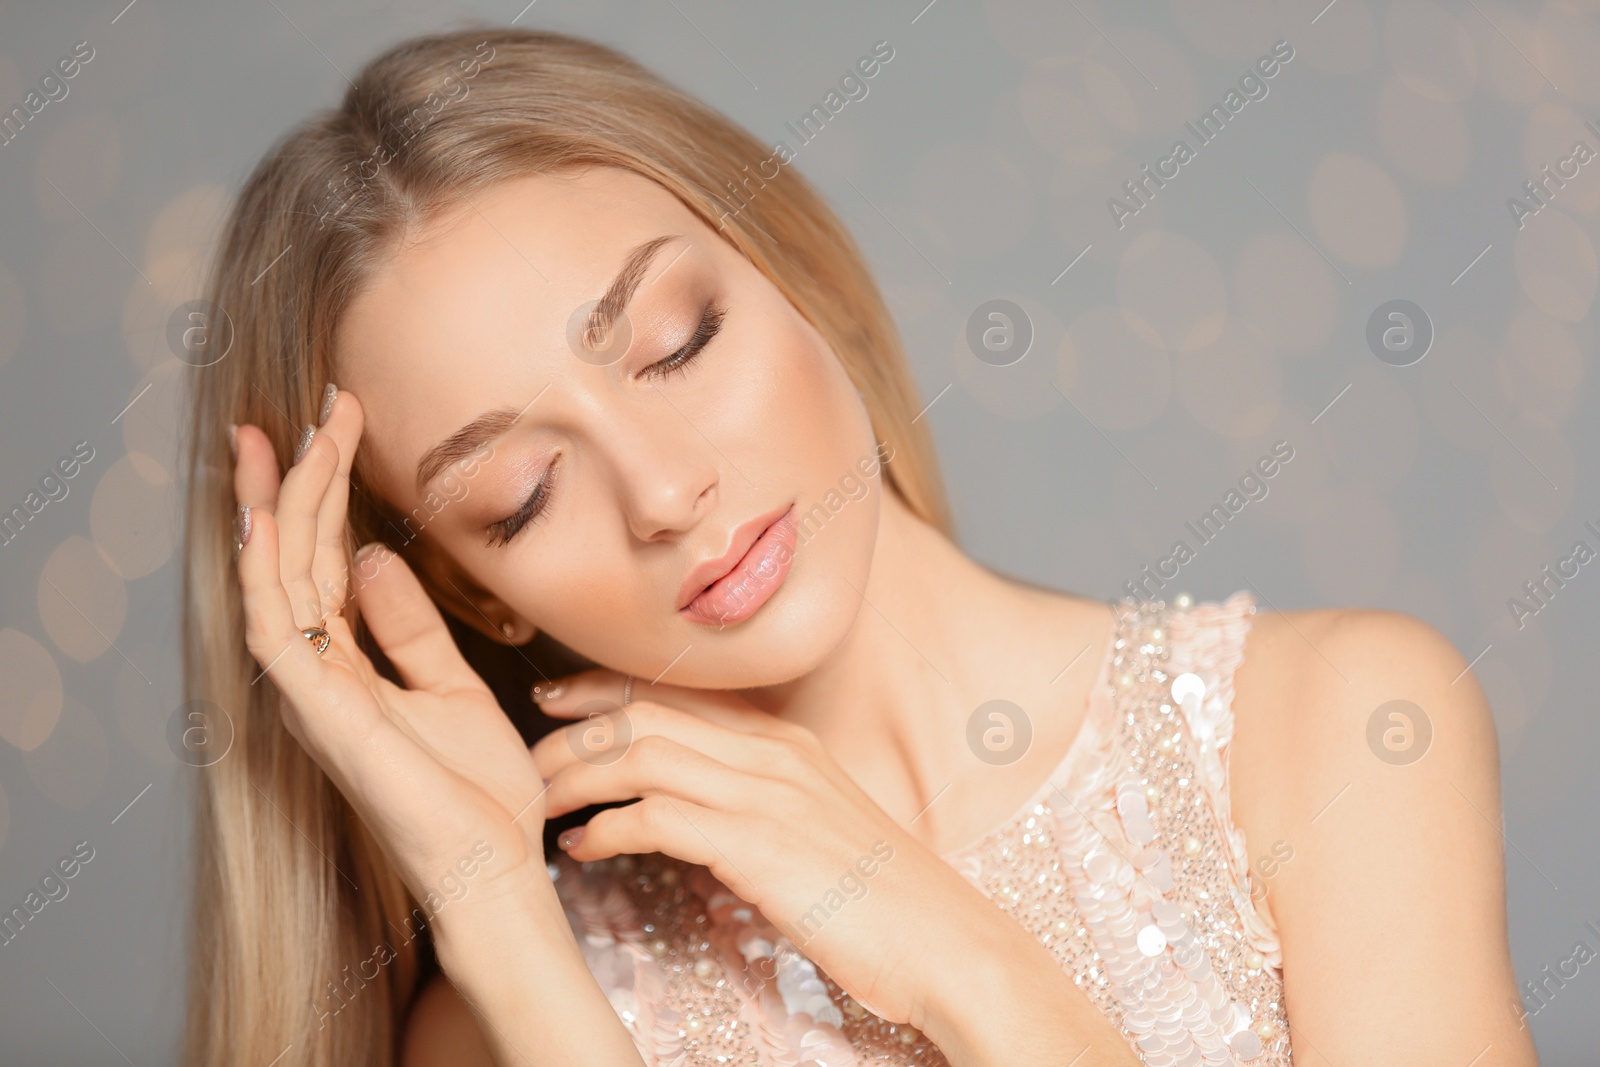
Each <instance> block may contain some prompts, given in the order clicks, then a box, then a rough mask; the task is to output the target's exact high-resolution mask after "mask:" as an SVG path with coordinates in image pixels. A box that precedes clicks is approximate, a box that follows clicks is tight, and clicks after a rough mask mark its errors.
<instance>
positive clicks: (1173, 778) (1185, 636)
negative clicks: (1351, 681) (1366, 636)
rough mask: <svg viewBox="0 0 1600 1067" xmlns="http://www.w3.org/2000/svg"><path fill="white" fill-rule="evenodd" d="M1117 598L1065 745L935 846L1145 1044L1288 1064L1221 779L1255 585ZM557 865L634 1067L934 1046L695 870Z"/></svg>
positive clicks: (818, 1058)
mask: <svg viewBox="0 0 1600 1067" xmlns="http://www.w3.org/2000/svg"><path fill="white" fill-rule="evenodd" d="M1113 607H1114V609H1115V611H1114V619H1113V623H1112V635H1111V640H1110V642H1109V644H1108V646H1107V649H1106V655H1105V657H1104V659H1103V660H1102V661H1101V663H1100V665H1099V673H1098V675H1097V677H1096V679H1095V681H1094V683H1093V685H1092V686H1091V689H1090V697H1089V701H1088V706H1087V709H1086V712H1087V714H1086V717H1085V719H1084V722H1083V725H1082V727H1081V728H1080V730H1079V733H1078V734H1077V736H1076V737H1075V738H1074V739H1073V742H1072V744H1071V746H1070V748H1069V749H1068V751H1067V753H1066V755H1065V756H1064V757H1063V758H1062V760H1061V761H1060V763H1059V764H1058V765H1057V767H1056V769H1055V771H1054V772H1053V773H1052V774H1051V775H1050V777H1049V779H1048V780H1047V781H1045V782H1044V783H1042V784H1041V785H1040V787H1039V789H1038V790H1037V791H1036V792H1035V794H1034V795H1033V797H1032V798H1031V799H1030V800H1029V801H1028V802H1027V803H1025V804H1024V805H1023V806H1022V807H1021V808H1020V809H1019V810H1018V811H1017V812H1016V814H1014V815H1013V816H1012V817H1011V818H1010V819H1009V820H1008V821H1007V822H1005V823H1004V824H1003V825H1001V826H1000V827H999V828H998V829H996V830H994V831H993V832H991V833H989V834H988V835H986V836H985V837H983V838H982V839H981V840H979V841H976V842H974V843H972V844H971V845H968V846H966V847H964V848H961V849H958V850H957V851H955V852H951V853H948V854H946V856H945V858H946V860H947V861H948V862H950V863H951V864H952V865H953V866H954V867H955V868H956V869H957V870H958V871H960V872H961V874H962V875H963V876H964V877H966V878H967V880H968V881H970V882H971V883H972V884H973V885H974V886H975V887H976V888H977V889H978V890H979V891H980V892H982V893H983V894H984V895H985V896H986V897H988V898H989V899H990V900H991V901H992V902H993V903H994V904H995V905H996V906H997V907H999V908H1001V909H1002V910H1004V911H1005V912H1006V913H1007V914H1008V915H1010V916H1011V917H1012V918H1013V919H1015V920H1016V921H1017V922H1019V923H1021V924H1022V925H1023V926H1024V927H1026V928H1027V929H1028V930H1029V931H1030V932H1032V933H1033V934H1034V936H1035V937H1037V938H1038V939H1039V941H1040V942H1041V943H1043V944H1044V945H1045V947H1046V948H1048V949H1049V950H1050V952H1052V953H1053V954H1054V956H1055V957H1056V959H1057V960H1059V961H1060V963H1061V966H1062V967H1063V968H1064V969H1065V970H1066V971H1067V972H1068V973H1069V974H1071V975H1072V976H1073V977H1074V979H1075V981H1076V982H1077V984H1078V986H1079V988H1081V989H1082V990H1083V991H1084V993H1085V994H1086V995H1087V996H1088V997H1089V998H1090V1000H1091V1001H1092V1002H1093V1003H1094V1004H1095V1005H1097V1006H1098V1007H1099V1008H1100V1009H1101V1011H1103V1012H1104V1013H1105V1014H1106V1016H1107V1018H1108V1019H1109V1020H1110V1021H1111V1022H1112V1024H1113V1025H1114V1026H1116V1027H1117V1028H1118V1029H1119V1030H1120V1031H1121V1032H1122V1034H1123V1035H1124V1037H1125V1038H1126V1039H1127V1041H1128V1042H1129V1045H1130V1046H1131V1047H1132V1048H1133V1050H1134V1051H1135V1052H1136V1054H1137V1055H1138V1057H1139V1059H1140V1062H1142V1063H1145V1064H1149V1065H1151V1067H1200V1065H1202V1064H1212V1065H1215V1064H1250V1065H1252V1067H1285V1065H1287V1064H1289V1063H1290V1052H1289V1027H1288V1019H1287V1016H1286V1014H1285V1010H1284V1000H1283V978H1282V956H1281V954H1280V952H1279V948H1278V940H1277V935H1276V931H1275V930H1274V928H1273V925H1272V922H1271V917H1270V914H1269V913H1267V912H1265V911H1263V910H1259V909H1258V908H1257V907H1256V906H1255V904H1254V903H1253V902H1252V897H1251V887H1252V882H1251V872H1250V863H1249V858H1248V855H1247V853H1246V851H1245V840H1244V834H1243V832H1242V831H1241V830H1239V828H1238V827H1237V826H1236V825H1235V824H1234V822H1233V819H1232V816H1231V814H1230V805H1229V796H1228V759H1227V751H1228V749H1227V746H1228V743H1229V740H1230V739H1231V737H1232V732H1233V712H1232V706H1231V705H1232V699H1233V675H1234V671H1235V669H1236V668H1237V667H1238V665H1239V663H1240V661H1241V660H1242V658H1243V649H1244V640H1245V635H1246V633H1247V632H1248V631H1249V628H1250V617H1251V616H1252V615H1253V614H1254V613H1255V602H1254V599H1253V598H1252V597H1251V595H1250V594H1249V593H1248V592H1245V591H1240V592H1237V593H1235V594H1234V595H1233V596H1231V597H1229V598H1228V599H1227V600H1226V601H1224V602H1221V603H1213V602H1206V603H1200V604H1196V605H1194V606H1192V607H1190V608H1188V609H1187V610H1185V609H1182V608H1180V607H1178V606H1175V605H1169V604H1166V603H1164V602H1160V601H1154V602H1139V601H1136V600H1134V599H1132V598H1124V599H1123V600H1120V601H1117V602H1116V603H1115V604H1114V605H1113ZM552 874H553V875H555V877H556V882H555V884H556V889H557V892H558V894H559V895H560V897H561V900H562V902H563V904H564V906H565V908H566V911H567V918H568V921H569V922H570V923H571V925H572V928H573V932H574V933H575V935H576V936H577V938H578V943H579V945H580V946H582V948H583V951H584V954H585V956H586V958H587V961H588V963H589V967H590V969H591V971H592V972H593V973H594V975H595V976H596V979H597V980H598V981H599V983H600V985H601V987H602V988H603V989H605V990H606V993H607V995H608V997H609V998H610V1000H611V1003H612V1005H613V1007H615V1009H616V1011H617V1013H618V1015H619V1017H620V1018H621V1019H622V1020H623V1022H624V1024H625V1025H626V1026H627V1028H628V1030H629V1032H630V1033H631V1034H632V1035H633V1038H634V1040H635V1042H636V1043H637V1044H638V1047H639V1050H640V1053H641V1055H642V1057H643V1058H644V1060H645V1062H646V1063H647V1064H650V1065H651V1067H657V1065H661V1067H701V1065H717V1067H728V1065H735V1064H740V1065H742V1064H749V1065H761V1067H810V1065H816V1067H852V1065H862V1067H865V1065H869V1064H870V1065H874V1067H909V1065H935V1064H944V1063H945V1062H946V1061H945V1059H944V1057H943V1056H942V1055H941V1054H940V1052H939V1050H938V1049H937V1048H936V1047H934V1045H933V1044H932V1042H930V1041H929V1040H928V1038H927V1037H926V1036H924V1035H922V1034H920V1033H918V1032H917V1031H915V1030H914V1029H912V1028H911V1027H908V1026H904V1025H895V1024H892V1023H889V1022H887V1021H885V1020H883V1019H880V1018H879V1017H877V1016H876V1015H874V1014H872V1013H871V1012H870V1011H868V1010H867V1009H866V1008H865V1007H863V1006H862V1005H861V1004H859V1003H857V1002H855V1001H854V1000H853V999H851V998H850V997H849V996H848V995H847V994H845V993H844V991H843V990H841V989H840V988H839V987H838V986H837V985H836V984H834V983H833V982H832V981H831V980H830V979H829V978H828V976H827V975H826V974H824V973H822V972H820V971H819V970H818V969H817V968H816V967H814V966H813V965H812V964H811V962H810V961H809V960H807V959H806V958H805V956H804V955H803V954H802V953H801V952H800V951H799V950H798V949H797V948H796V947H795V945H794V943H793V942H792V941H790V940H789V939H788V938H787V937H786V936H785V934H784V933H783V931H781V930H780V929H778V928H777V927H775V926H774V925H773V924H771V923H769V922H768V921H767V920H766V919H765V918H764V917H763V916H762V915H761V913H760V912H759V911H757V910H756V909H755V908H754V907H752V906H751V905H749V904H747V903H746V902H744V901H742V900H740V899H739V898H738V897H736V896H735V895H734V894H733V893H732V892H730V891H729V890H728V889H727V888H726V887H724V886H723V885H722V884H721V883H720V882H718V881H717V880H716V879H715V878H714V877H712V875H711V874H710V872H709V871H707V870H706V869H705V868H703V867H697V866H691V865H687V864H683V863H680V862H678V861H676V860H672V859H669V858H667V857H663V856H658V855H652V856H619V857H616V858H614V859H611V860H605V861H601V862H598V863H590V864H583V865H579V864H576V863H574V862H573V861H572V860H570V859H568V858H567V857H566V856H564V855H559V856H558V857H557V858H556V860H555V861H554V862H553V864H552ZM1257 893H1258V894H1259V893H1260V888H1259V886H1258V887H1257Z"/></svg>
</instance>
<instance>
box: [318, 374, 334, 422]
mask: <svg viewBox="0 0 1600 1067" xmlns="http://www.w3.org/2000/svg"><path fill="white" fill-rule="evenodd" d="M338 395H339V387H338V386H337V385H334V384H333V383H332V382H329V383H328V387H327V388H326V389H324V390H323V391H322V413H321V414H319V415H318V416H317V425H318V426H321V425H323V424H325V423H326V422H327V421H328V416H329V415H332V414H333V398H334V397H336V396H338Z"/></svg>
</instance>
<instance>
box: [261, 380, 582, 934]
mask: <svg viewBox="0 0 1600 1067" xmlns="http://www.w3.org/2000/svg"><path fill="white" fill-rule="evenodd" d="M362 424H363V413H362V408H361V404H360V402H359V401H358V400H357V399H356V397H355V396H354V395H352V394H350V393H346V392H339V393H338V394H337V395H336V397H335V399H334V403H333V405H332V408H331V410H330V411H329V413H328V415H327V417H326V419H325V422H324V424H323V425H322V426H321V427H319V428H318V429H317V430H316V432H315V434H314V436H313V437H312V440H311V443H310V447H309V448H308V449H306V450H305V451H304V455H303V456H302V457H301V458H300V459H299V460H298V461H297V462H295V463H294V464H293V465H292V466H291V467H290V468H289V471H288V473H287V474H285V475H284V476H283V477H282V479H281V481H280V478H279V471H278V463H277V459H276V457H275V455H274V453H273V449H272V445H271V442H270V441H269V440H268V438H267V436H266V434H265V433H263V432H262V431H261V430H260V429H259V428H258V427H255V426H252V425H248V424H246V425H241V426H239V427H238V430H237V436H236V442H237V446H236V447H237V458H236V462H235V467H234V495H235V497H236V498H237V500H238V502H239V503H240V504H242V505H246V506H248V507H249V517H250V522H249V536H248V540H247V541H246V543H245V545H244V547H243V548H242V550H241V551H240V552H239V556H238V573H239V582H240V585H241V587H242V589H243V594H244V622H245V643H246V645H247V646H248V648H249V650H250V653H251V655H252V656H254V657H255V659H256V661H257V662H258V663H259V664H260V665H261V666H262V668H263V673H264V674H267V675H270V677H271V679H272V682H273V684H275V685H276V686H277V687H278V689H279V691H280V692H281V693H282V695H283V697H284V700H283V701H282V707H283V721H284V725H285V726H286V727H287V728H288V730H289V732H290V733H291V734H292V735H293V736H294V737H295V739H296V740H298V741H299V742H300V744H301V745H302V746H304V747H305V749H306V751H307V752H308V753H309V754H310V755H311V757H312V758H313V759H314V760H315V761H316V762H317V764H318V766H320V767H321V768H322V769H323V771H324V772H325V773H326V774H327V775H328V777H329V778H330V779H332V780H333V782H334V783H335V784H336V785H337V786H338V788H339V790H340V791H341V792H342V793H343V794H344V796H345V797H346V798H347V799H348V800H349V801H350V803H351V804H352V805H353V806H354V807H355V808H356V810H357V811H358V812H359V813H360V815H361V818H362V819H363V821H364V822H365V823H366V825H367V826H368V827H369V828H370V829H371V830H372V832H373V833H374V835H375V836H376V837H377V838H378V840H379V841H380V843H381V844H382V846H383V848H384V850H385V852H386V853H387V854H388V856H389V859H390V861H391V862H392V863H393V864H394V865H395V867H396V869H397V870H398V872H399V873H400V875H401V877H402V878H403V879H404V880H405V882H406V884H407V886H408V887H409V888H410V890H411V892H412V894H413V895H414V896H415V897H416V899H417V900H419V901H423V900H426V899H427V897H428V894H429V893H430V892H431V893H440V894H441V895H442V893H441V882H443V884H444V885H450V886H454V885H457V884H459V883H460V882H462V881H464V882H465V883H466V885H467V893H468V895H469V896H470V895H472V894H479V895H484V894H488V895H491V896H492V895H495V894H499V893H501V892H503V891H507V890H510V891H513V892H520V891H523V890H526V889H529V888H532V889H533V890H534V892H535V893H537V894H539V895H541V896H542V895H543V893H545V892H548V893H549V895H550V897H551V898H552V899H553V898H554V888H553V887H552V886H551V885H550V881H549V875H548V873H547V872H546V869H545V860H544V855H543V847H542V842H541V836H542V829H543V825H544V800H543V788H544V786H543V779H542V778H541V777H540V774H539V771H538V769H537V767H536V766H535V765H534V762H533V758H532V756H531V755H530V754H529V752H528V748H527V746H526V744H524V742H523V740H522V738H521V736H520V735H519V734H518V732H517V730H516V728H515V727H514V726H513V725H512V724H511V722H510V721H509V720H508V719H507V718H506V716H505V714H504V712H502V710H501V709H500V707H499V705H498V703H497V702H496V700H495V698H494V696H493V694H492V693H491V692H490V690H489V687H488V686H487V685H485V684H484V682H483V680H482V679H481V678H480V677H478V675H477V673H476V672H474V671H473V670H472V668H471V667H470V666H468V664H467V662H466V660H465V659H464V658H463V657H462V655H461V652H460V650H459V649H458V648H457V647H456V644H455V641H454V640H453V639H452V638H451V636H450V632H449V630H448V629H446V627H445V624H444V619H443V617H442V616H441V615H440V614H439V610H438V608H437V607H436V606H435V605H434V603H433V601H432V599H431V598H430V597H429V596H428V595H427V593H426V592H425V591H424V589H423V588H422V585H421V583H420V582H419V581H418V580H417V577H416V575H415V574H414V573H413V572H412V571H411V569H410V568H409V567H407V566H406V564H405V561H404V560H402V559H401V558H400V557H399V556H397V555H395V554H394V553H393V552H392V551H390V550H389V549H387V548H386V547H384V546H373V545H368V546H365V547H364V548H363V550H362V551H361V552H358V553H357V555H356V559H355V561H354V569H355V573H356V575H357V581H358V585H359V591H358V593H357V598H356V599H357V600H358V601H359V607H360V611H361V614H362V617H363V618H364V620H365V622H366V625H367V628H368V629H369V630H370V631H371V632H372V635H373V637H374V638H375V639H376V641H377V643H378V645H379V647H380V648H382V649H383V652H384V654H385V655H386V656H387V657H388V658H389V660H390V661H391V662H392V663H393V664H394V666H395V669H396V670H397V671H398V673H399V675H400V678H401V680H402V681H403V682H404V687H401V686H399V685H395V684H394V683H393V682H391V681H389V680H388V679H386V678H384V677H382V676H380V675H379V674H378V673H377V671H376V670H375V669H374V667H373V665H372V663H371V661H370V660H369V659H368V658H367V657H366V656H365V655H363V654H362V652H361V651H360V649H359V648H357V647H356V641H355V637H354V634H353V632H352V629H351V622H350V621H349V620H348V619H347V618H346V617H345V616H344V615H331V614H329V613H331V612H334V611H336V610H340V609H343V610H344V611H345V613H346V615H350V614H352V613H353V610H354V604H347V603H346V601H347V599H349V598H348V591H349V588H350V581H351V569H352V568H351V561H350V560H349V559H348V558H347V555H348V553H347V551H346V548H345V541H346V537H345V512H346V503H347V501H348V496H349V485H350V483H349V475H350V465H351V461H352V459H353V458H354V456H355V451H356V445H357V442H358V441H359V439H360V437H361V431H362ZM325 616H326V618H325ZM317 625H321V626H323V627H324V628H325V629H326V630H327V631H328V633H329V635H330V636H331V644H330V645H329V647H328V648H327V650H326V651H325V652H324V653H323V654H322V655H320V656H319V655H318V654H317V653H316V651H315V649H314V648H313V647H312V644H311V642H310V641H309V640H308V639H307V638H306V637H305V636H304V635H303V634H301V632H300V631H301V629H302V628H303V627H310V626H317ZM485 844H486V845H487V846H488V847H489V848H490V849H492V850H493V851H492V853H491V856H492V858H490V859H488V860H487V861H484V854H483V853H484V845H485ZM479 863H482V869H481V870H478V869H477V866H478V864H479ZM469 870H472V871H473V872H474V873H473V876H472V877H464V876H465V874H466V872H467V871H469ZM458 910H459V909H458Z"/></svg>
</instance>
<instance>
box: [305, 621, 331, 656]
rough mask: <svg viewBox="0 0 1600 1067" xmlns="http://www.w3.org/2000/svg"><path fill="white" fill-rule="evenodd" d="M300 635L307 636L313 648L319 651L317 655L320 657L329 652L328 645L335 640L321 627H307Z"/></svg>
mask: <svg viewBox="0 0 1600 1067" xmlns="http://www.w3.org/2000/svg"><path fill="white" fill-rule="evenodd" d="M300 633H301V634H303V635H304V636H305V638H306V640H308V641H310V642H311V647H312V648H314V649H316V650H317V655H319V656H320V655H322V654H323V653H324V652H326V651H328V645H329V643H330V642H332V640H333V638H331V637H329V636H328V631H326V630H324V629H323V628H322V627H320V626H307V627H306V628H305V629H303V630H301V631H300Z"/></svg>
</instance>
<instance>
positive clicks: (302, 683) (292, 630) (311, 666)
mask: <svg viewBox="0 0 1600 1067" xmlns="http://www.w3.org/2000/svg"><path fill="white" fill-rule="evenodd" d="M239 586H240V591H241V594H242V599H243V603H244V639H245V646H246V647H247V648H248V649H249V650H250V654H251V655H252V656H254V657H255V660H256V662H257V663H259V664H260V665H261V667H262V673H263V674H270V675H271V676H272V681H273V684H274V685H276V686H277V687H278V689H279V690H280V691H281V692H282V693H283V695H284V696H285V697H286V698H287V699H288V701H289V703H290V704H291V705H293V706H294V707H297V708H298V707H306V706H309V705H308V704H307V703H305V698H306V696H307V695H308V694H314V693H315V692H316V691H317V689H318V687H319V685H320V681H321V678H322V676H323V674H324V672H325V670H326V666H325V665H324V664H323V662H322V661H321V659H320V658H319V657H318V656H317V653H316V651H315V650H314V649H313V648H312V647H311V642H309V641H307V640H306V639H305V636H304V635H303V634H301V632H300V627H299V625H297V624H296V622H295V618H294V609H293V607H292V606H291V605H290V602H289V595H288V593H287V592H286V591H285V590H284V588H283V581H282V579H281V577H280V575H279V570H278V524H277V522H276V520H275V519H274V517H273V515H272V513H271V512H270V511H268V510H267V509H265V508H252V509H251V512H250V538H249V540H248V541H246V542H245V545H244V548H243V549H241V550H240V552H239Z"/></svg>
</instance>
